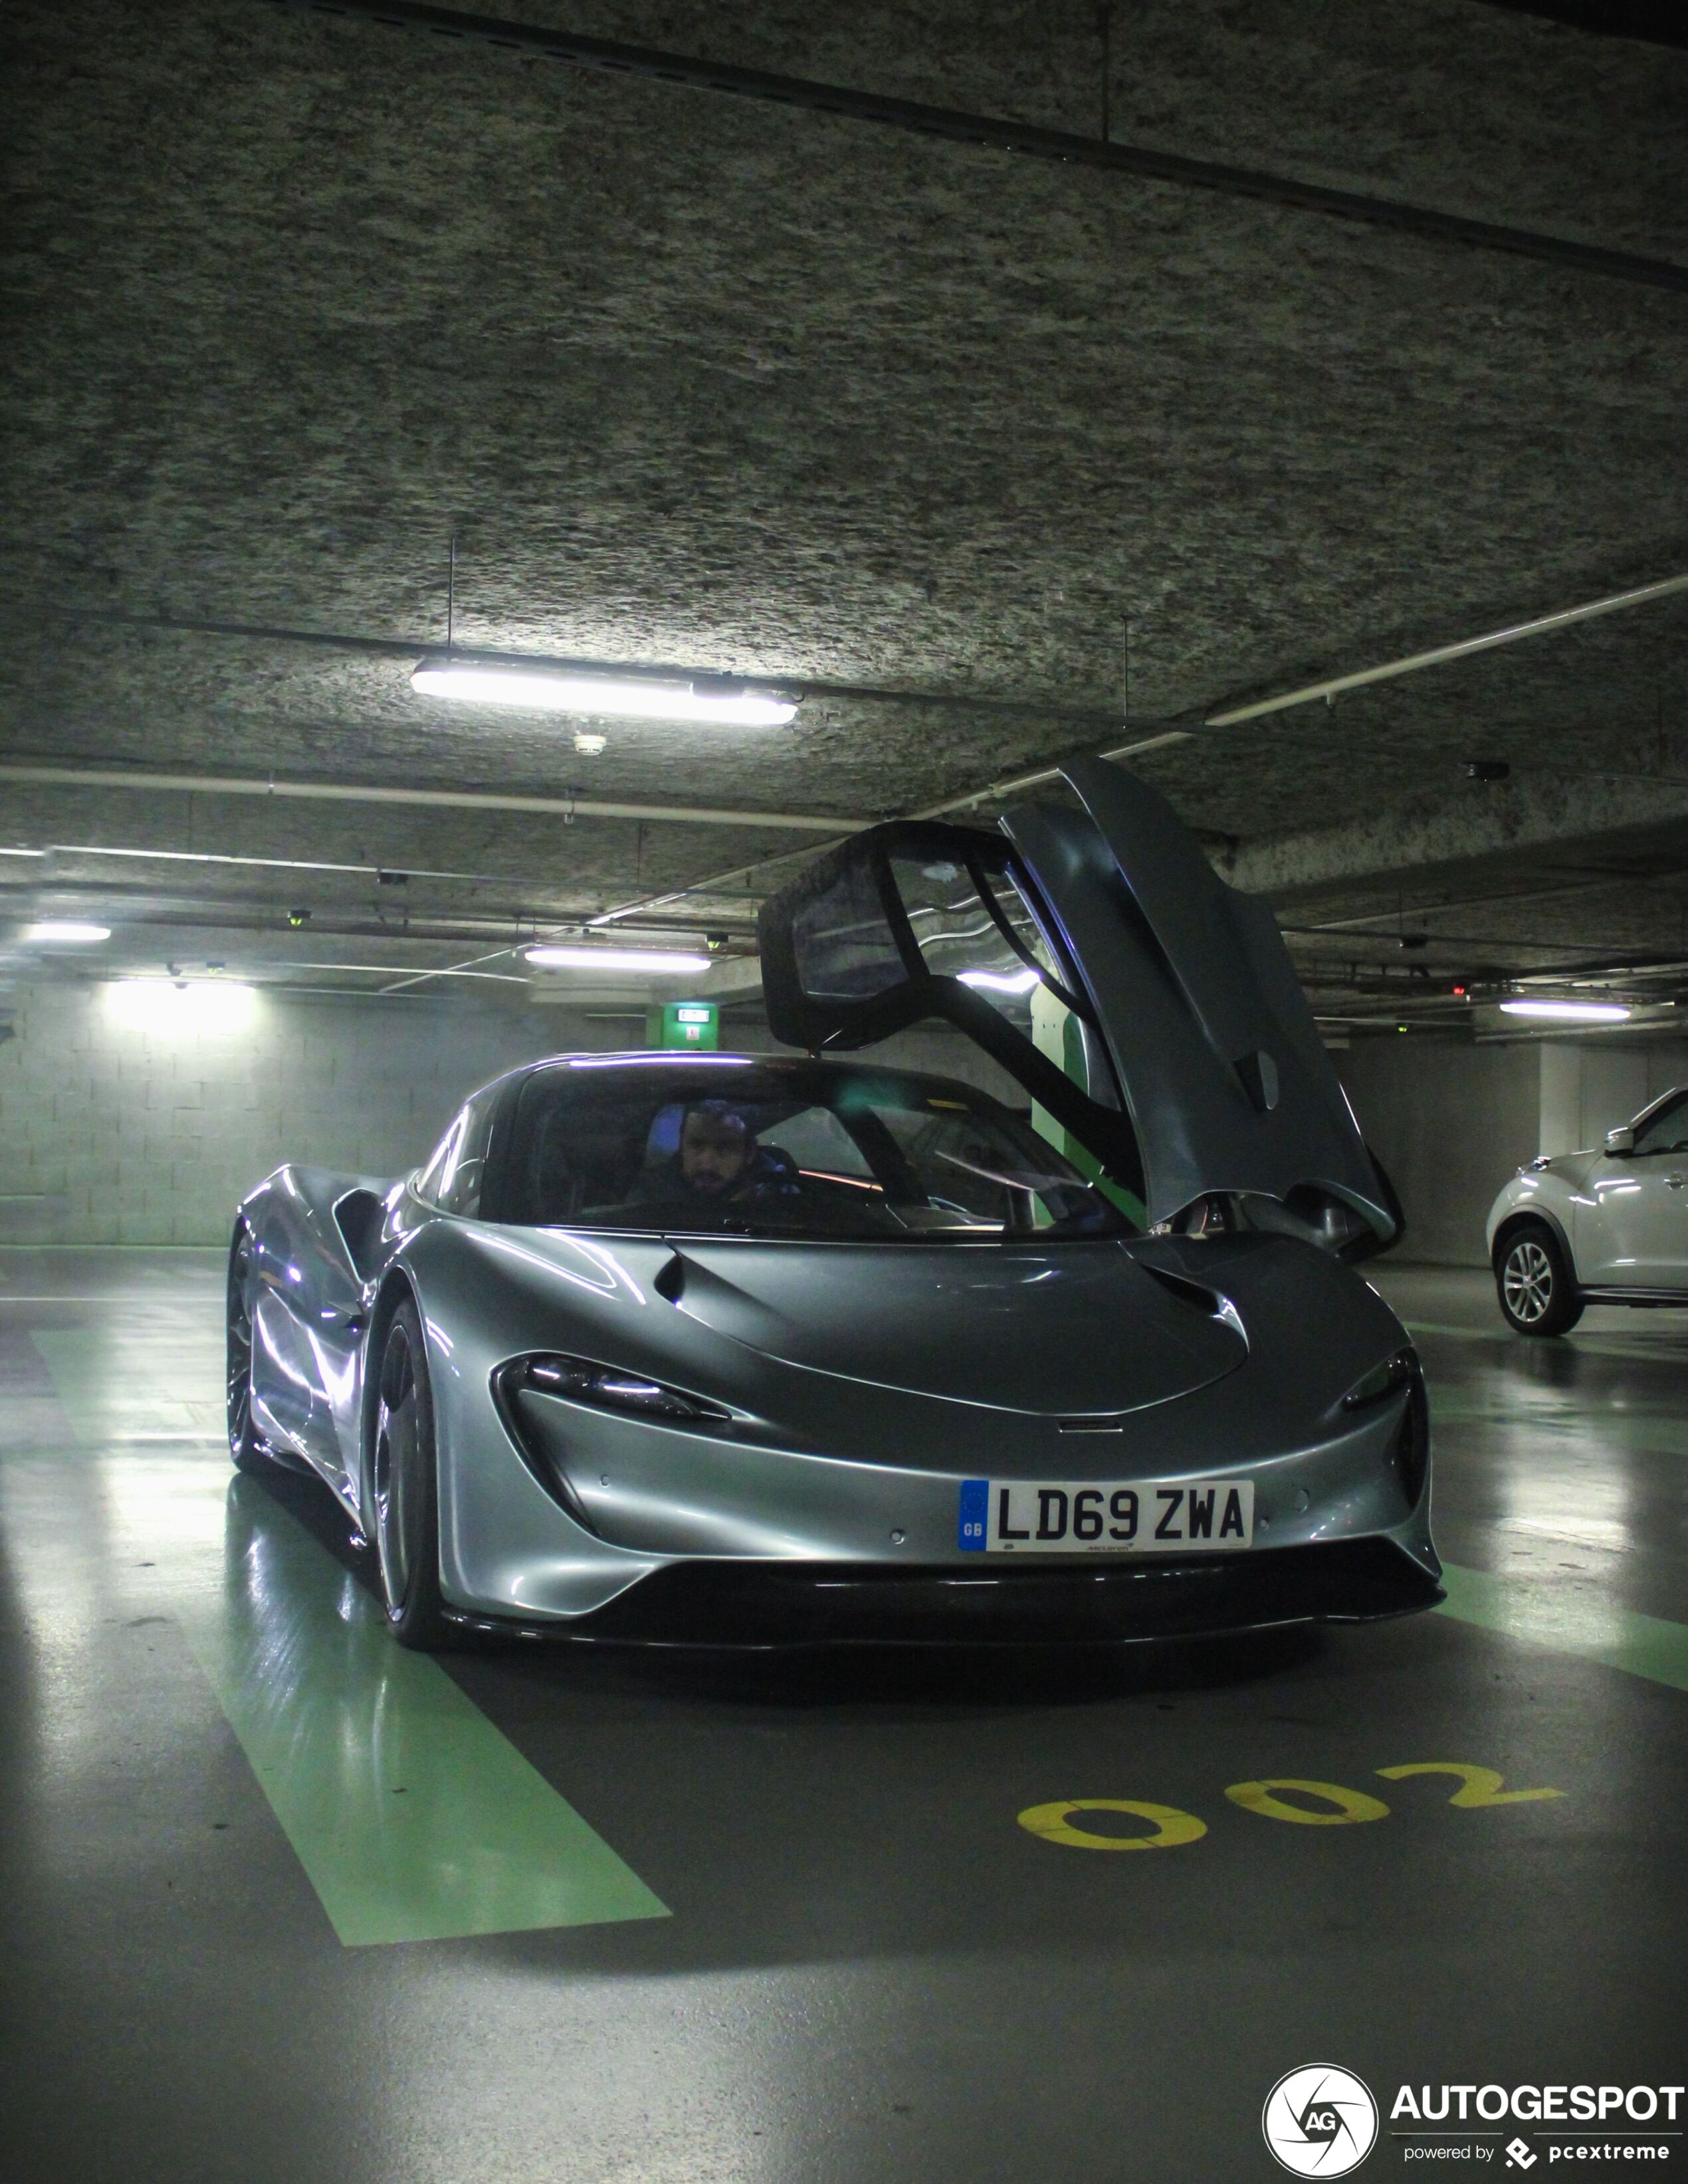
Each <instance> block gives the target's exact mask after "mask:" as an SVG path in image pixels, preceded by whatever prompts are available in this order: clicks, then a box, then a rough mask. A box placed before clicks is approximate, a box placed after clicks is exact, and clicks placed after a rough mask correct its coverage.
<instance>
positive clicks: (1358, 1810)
mask: <svg viewBox="0 0 1688 2184" xmlns="http://www.w3.org/2000/svg"><path fill="white" fill-rule="evenodd" d="M1499 1779H1500V1778H1499V1776H1498V1775H1497V1776H1496V1780H1497V1781H1498V1780H1499ZM1279 1790H1293V1791H1295V1794H1296V1795H1297V1796H1298V1797H1318V1799H1320V1800H1321V1802H1323V1803H1325V1804H1328V1805H1334V1807H1335V1808H1336V1809H1335V1810H1334V1812H1329V1813H1310V1812H1309V1811H1308V1810H1307V1808H1306V1806H1305V1805H1290V1804H1286V1803H1285V1802H1284V1799H1283V1798H1282V1797H1279V1796H1277V1795H1276V1794H1275V1793H1276V1792H1277V1791H1279ZM1225 1795H1226V1796H1227V1797H1228V1798H1229V1799H1230V1801H1231V1802H1232V1803H1233V1804H1234V1805H1240V1806H1241V1807H1242V1808H1243V1810H1244V1811H1245V1813H1259V1814H1262V1815H1263V1817H1264V1818H1266V1819H1271V1820H1299V1821H1300V1823H1301V1825H1302V1826H1303V1827H1304V1828H1345V1827H1351V1826H1353V1825H1355V1824H1356V1823H1357V1822H1359V1821H1362V1820H1386V1819H1388V1818H1389V1807H1388V1806H1387V1805H1385V1804H1384V1802H1383V1801H1382V1799H1381V1798H1379V1797H1368V1796H1367V1795H1366V1792H1365V1791H1363V1790H1345V1789H1344V1788H1343V1786H1342V1785H1341V1784H1340V1782H1303V1781H1301V1780H1297V1778H1296V1777H1295V1776H1294V1775H1276V1776H1274V1777H1273V1780H1270V1781H1267V1782H1233V1783H1232V1785H1231V1786H1230V1787H1229V1789H1228V1790H1227V1791H1226V1792H1225Z"/></svg>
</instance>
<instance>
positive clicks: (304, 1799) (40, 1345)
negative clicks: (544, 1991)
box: [33, 1329, 668, 1946]
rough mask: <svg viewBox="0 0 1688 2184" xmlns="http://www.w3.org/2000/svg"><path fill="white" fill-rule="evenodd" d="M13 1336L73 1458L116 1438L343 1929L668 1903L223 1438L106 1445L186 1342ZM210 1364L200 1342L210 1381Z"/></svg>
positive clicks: (235, 1713)
mask: <svg viewBox="0 0 1688 2184" xmlns="http://www.w3.org/2000/svg"><path fill="white" fill-rule="evenodd" d="M33 1339H34V1341H35V1344H36V1348H37V1349H38V1350H39V1351H40V1352H41V1355H42V1358H43V1359H44V1360H45V1362H46V1363H47V1368H48V1371H49V1373H50V1374H51V1376H52V1379H53V1384H54V1387H55V1389H56V1390H57V1392H58V1397H59V1401H60V1402H61V1404H62V1406H63V1407H64V1411H65V1412H66V1413H67V1414H68V1416H69V1418H70V1421H71V1424H72V1428H73V1430H74V1431H75V1434H76V1435H77V1438H78V1440H80V1441H81V1443H82V1445H83V1447H84V1450H85V1452H86V1457H88V1458H90V1459H92V1460H93V1461H95V1462H100V1461H102V1460H103V1459H104V1458H106V1457H107V1456H108V1455H109V1456H111V1457H114V1471H115V1472H116V1473H117V1474H118V1475H119V1476H120V1478H121V1479H123V1480H124V1481H125V1482H128V1483H127V1484H125V1486H124V1488H123V1489H122V1492H123V1494H124V1496H125V1498H126V1499H127V1500H128V1501H129V1502H130V1503H131V1506H133V1507H138V1508H140V1509H141V1510H142V1512H143V1516H142V1519H141V1521H142V1522H143V1523H144V1525H145V1533H144V1537H145V1541H146V1546H147V1548H148V1552H155V1553H156V1555H157V1557H158V1568H159V1574H160V1577H161V1578H162V1579H164V1580H165V1581H166V1584H167V1587H168V1590H167V1599H168V1604H169V1605H170V1607H171V1608H172V1609H173V1610H174V1611H175V1615H176V1616H177V1617H178V1618H179V1620H180V1624H181V1630H182V1634H183V1635H184V1637H185V1638H186V1639H187V1643H188V1646H189V1647H190V1648H191V1650H192V1653H193V1655H194V1658H196V1660H197V1661H198V1663H199V1665H200V1666H201V1668H202V1669H203V1671H204V1673H205V1675H206V1677H207V1679H208V1680H209V1683H210V1685H211V1687H212V1689H213V1690H214V1691H215V1693H216V1695H217V1698H218V1701H219V1702H220V1705H221V1707H222V1709H223V1711H224V1713H226V1715H227V1717H228V1719H229V1722H230V1724H231V1727H232V1728H233V1730H234V1732H235V1735H236V1736H237V1738H238V1739H239V1740H240V1743H241V1747H242V1750H243V1751H244V1752H245V1753H246V1756H247V1758H248V1761H249V1762H250V1763H251V1766H252V1769H253V1774H254V1775H256V1776H257V1778H258V1780H259V1784H260V1785H261V1786H262V1788H263V1791H264V1793H265V1797H268V1799H269V1801H270V1806H271V1808H273V1810H274V1812H275V1814H276V1819H278V1820H279V1821H280V1822H281V1827H282V1829H283V1830H284V1832H285V1833H286V1835H287V1840H288V1841H289V1842H290V1843H291V1844H292V1847H293V1850H294V1853H295V1854H296V1855H297V1857H298V1861H299V1863H300V1864H301V1865H302V1866H303V1867H304V1870H305V1873H306V1874H307V1875H308V1876H309V1880H310V1882H311V1885H312V1886H313V1887H314V1888H315V1891H316V1892H317V1895H318V1897H320V1900H321V1903H322V1907H323V1909H324V1910H325V1911H326V1913H327V1914H328V1918H329V1920H330V1922H331V1925H333V1928H334V1931H335V1932H336V1933H337V1935H338V1936H339V1937H340V1939H341V1941H342V1942H345V1943H346V1944H348V1946H357V1945H361V1944H364V1943H367V1942H421V1941H445V1940H449V1939H451V1938H454V1937H456V1936H465V1935H471V1934H507V1933H514V1932H521V1931H530V1930H532V1929H534V1928H537V1927H555V1926H583V1925H606V1924H609V1923H610V1922H613V1921H616V1920H621V1919H663V1918H666V1917H667V1916H668V1911H667V1907H666V1905H665V1904H664V1903H662V1901H661V1900H660V1897H657V1896H655V1895H654V1894H653V1893H652V1892H651V1891H650V1890H649V1888H647V1887H646V1886H645V1884H644V1883H643V1881H642V1880H640V1879H639V1877H638V1875H637V1874H636V1873H635V1872H633V1870H632V1868H631V1867H630V1866H628V1865H627V1864H625V1863H624V1862H623V1861H622V1859H621V1858H619V1857H617V1855H616V1853H615V1851H613V1850H612V1849H611V1848H610V1845H609V1844H608V1843H606V1842H605V1841H604V1839H603V1838H602V1836H599V1835H598V1834H597V1833H596V1831H595V1830H593V1828H592V1827H591V1826H589V1825H588V1823H587V1822H586V1821H585V1820H584V1819H582V1817H581V1815H580V1814H578V1813H577V1812H576V1811H575V1809H574V1808H573V1807H572V1806H571V1804H570V1803H569V1802H567V1800H566V1799H565V1798H564V1797H560V1796H559V1795H558V1793H557V1791H554V1789H553V1788H552V1787H551V1786H550V1784H549V1782H547V1781H546V1780H545V1779H544V1777H543V1775H540V1774H539V1773H538V1770H537V1769H534V1768H533V1767H532V1766H531V1765H530V1764H529V1763H528V1762H527V1761H526V1759H524V1758H523V1757H522V1756H521V1753H520V1752H518V1751H517V1750H516V1749H515V1746H514V1745H513V1744H511V1743H510V1741H509V1740H508V1739H507V1738H506V1737H505V1736H503V1735H502V1734H501V1733H500V1732H499V1730H497V1729H496V1728H494V1726H493V1724H492V1723H491V1722H490V1721H488V1720H487V1717H486V1716H485V1715H484V1714H483V1713H482V1712H481V1711H480V1709H479V1708H478V1707H476V1705H475V1704H474V1703H473V1702H472V1701H471V1699H470V1698H468V1697H466V1696H465V1693H464V1692H463V1691H461V1690H460V1687H459V1686H458V1685H456V1684H454V1682H453V1681H452V1680H451V1678H450V1677H449V1676H448V1674H446V1672H445V1671H444V1669H442V1668H441V1667H440V1665H439V1663H437V1662H436V1661H433V1660H430V1659H429V1658H427V1657H426V1655H424V1654H420V1653H409V1652H405V1651H404V1649H403V1648H402V1647H401V1646H398V1645H397V1644H396V1643H395V1642H394V1641H393V1637H392V1635H390V1633H389V1632H388V1630H387V1625H386V1619H385V1618H384V1617H383V1615H382V1612H381V1610H380V1608H379V1607H377V1606H376V1602H374V1601H373V1600H372V1599H371V1598H370V1595H369V1594H368V1593H367V1592H366V1591H365V1590H364V1588H363V1587H362V1586H361V1585H359V1584H358V1583H357V1581H356V1580H355V1579H354V1577H353V1576H352V1575H351V1574H350V1573H349V1572H348V1571H347V1570H344V1569H343V1568H341V1567H340V1565H339V1564H338V1563H337V1562H336V1561H335V1560H334V1558H333V1557H332V1556H331V1555H330V1554H329V1553H328V1552H327V1551H326V1548H324V1547H322V1546H320V1545H319V1544H318V1542H317V1541H315V1540H314V1539H313V1538H312V1537H311V1536H310V1535H309V1532H307V1531H306V1530H305V1529H304V1526H303V1525H302V1524H299V1523H298V1520H297V1519H296V1518H292V1517H291V1516H289V1515H288V1514H287V1512H286V1511H285V1510H284V1509H283V1508H282V1507H281V1506H280V1504H279V1503H277V1502H276V1501H274V1500H273V1499H272V1498H271V1496H269V1495H268V1494H266V1493H265V1491H264V1490H263V1488H262V1487H261V1486H260V1485H259V1484H258V1483H257V1482H256V1481H255V1480H253V1479H242V1478H240V1477H239V1476H238V1475H237V1474H232V1473H231V1472H230V1470H229V1468H228V1463H227V1456H226V1451H223V1450H220V1451H219V1453H218V1454H217V1455H216V1456H214V1457H211V1456H207V1457H199V1456H197V1455H184V1453H183V1451H182V1448H181V1443H178V1445H177V1446H176V1448H175V1450H174V1451H172V1453H171V1454H170V1456H169V1457H166V1455H165V1452H164V1451H163V1450H156V1451H148V1452H146V1453H139V1452H137V1451H136V1450H135V1448H134V1447H133V1446H124V1443H123V1436H124V1434H125V1429H127V1430H129V1431H132V1430H133V1429H134V1424H135V1421H136V1418H145V1419H146V1420H147V1421H148V1425H153V1424H155V1423H156V1422H157V1421H159V1418H160V1417H161V1414H162V1413H163V1412H164V1411H165V1410H166V1409H167V1408H168V1407H169V1406H170V1405H171V1404H172V1403H173V1402H174V1403H176V1404H178V1405H180V1403H181V1393H182V1390H183V1386H184V1385H187V1388H188V1390H190V1395H191V1396H193V1395H194V1394H195V1393H196V1392H197V1390H196V1384H203V1382H204V1381H205V1379H207V1378H208V1372H207V1369H206V1368H207V1365H208V1360H207V1359H206V1358H204V1357H201V1356H199V1355H197V1354H195V1353H194V1351H193V1350H192V1349H191V1348H190V1347H189V1346H187V1345H181V1346H175V1345H170V1344H166V1345H164V1346H162V1348H161V1347H160V1346H159V1345H158V1344H156V1343H152V1344H150V1345H149V1344H148V1343H146V1342H142V1341H138V1340H136V1339H135V1338H134V1336H133V1335H132V1334H131V1335H130V1336H128V1337H127V1338H123V1337H108V1336H106V1335H103V1334H94V1333H92V1332H90V1331H88V1330H85V1329H75V1330H71V1329H53V1330H50V1331H49V1330H40V1331H37V1332H36V1334H35V1335H34V1338H33ZM184 1368H187V1369H184ZM220 1369H221V1368H220V1360H218V1359H215V1358H212V1359H210V1360H209V1385H210V1388H211V1390H216V1386H217V1376H218V1375H219V1374H220ZM181 1407H183V1408H187V1407H190V1406H189V1405H181ZM191 1407H192V1408H193V1409H196V1410H197V1409H198V1408H199V1407H201V1406H200V1403H199V1402H198V1401H197V1400H192V1401H191ZM158 1437H159V1439H161V1440H162V1439H165V1438H170V1439H172V1440H174V1439H175V1436H167V1435H159V1436H158ZM181 1442H186V1443H187V1446H190V1447H191V1446H192V1442H191V1440H190V1439H189V1437H188V1436H187V1435H183V1436H181ZM137 1489H138V1491H137Z"/></svg>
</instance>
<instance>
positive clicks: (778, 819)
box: [0, 761, 872, 835]
mask: <svg viewBox="0 0 1688 2184" xmlns="http://www.w3.org/2000/svg"><path fill="white" fill-rule="evenodd" d="M0 781H19V782H30V783H36V784H37V785H41V786H47V787H57V788H132V789H137V790H140V791H142V792H143V793H147V792H151V793H153V794H158V793H163V794H169V795H177V796H281V797H293V798H302V799H306V800H307V801H309V802H313V803H321V804H398V805H414V806H419V807H421V809H423V810H427V811H532V812H541V813H543V814H545V815H546V816H549V817H553V818H559V819H563V820H570V819H643V820H652V821H661V822H664V823H666V824H671V825H677V826H689V827H769V828H771V829H772V830H774V831H776V832H779V833H793V832H798V833H810V834H834V835H836V834H850V833H855V831H856V829H857V828H858V827H866V826H870V825H871V824H872V822H871V821H870V820H866V819H850V818H839V817H837V816H825V815H823V814H822V813H819V812H815V811H732V810H722V809H717V808H716V806H714V805H705V804H612V803H607V802H605V801H604V799H602V798H599V797H593V796H574V795H569V796H511V795H501V794H493V793H491V792H489V791H487V790H484V789H467V788H376V787H374V786H371V785H369V784H366V783H358V784H354V783H348V782H327V781H277V780H276V778H275V777H274V776H273V775H267V776H265V777H261V778H242V777H238V776H236V775H232V774H220V773H147V772H143V771H142V769H141V768H139V767H136V766H32V765H14V764H12V763H10V762H9V761H8V762H7V763H4V764H0Z"/></svg>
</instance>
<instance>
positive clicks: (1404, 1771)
mask: <svg viewBox="0 0 1688 2184" xmlns="http://www.w3.org/2000/svg"><path fill="white" fill-rule="evenodd" d="M1378 1772H1379V1775H1382V1776H1383V1778H1384V1780H1385V1781H1386V1782H1404V1781H1405V1780H1407V1776H1408V1775H1457V1776H1458V1777H1459V1779H1460V1782H1461V1787H1460V1788H1459V1789H1457V1790H1456V1791H1454V1793H1453V1795H1452V1797H1450V1798H1449V1799H1448V1802H1449V1804H1451V1805H1466V1806H1471V1805H1530V1804H1534V1803H1535V1802H1536V1800H1537V1799H1538V1798H1540V1797H1563V1796H1564V1794H1565V1793H1564V1791H1563V1790H1503V1789H1502V1788H1501V1783H1502V1781H1504V1780H1505V1779H1506V1778H1505V1776H1504V1775H1497V1774H1496V1772H1495V1770H1494V1769H1493V1768H1492V1767H1468V1766H1465V1765H1464V1764H1463V1763H1462V1762H1461V1761H1459V1760H1457V1759H1420V1760H1416V1761H1415V1762H1414V1763H1413V1764H1412V1766H1410V1767H1379V1769H1378Z"/></svg>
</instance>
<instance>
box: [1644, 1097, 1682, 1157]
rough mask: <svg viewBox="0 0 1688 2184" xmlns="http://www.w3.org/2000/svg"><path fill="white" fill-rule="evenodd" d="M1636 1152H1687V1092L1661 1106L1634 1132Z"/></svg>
mask: <svg viewBox="0 0 1688 2184" xmlns="http://www.w3.org/2000/svg"><path fill="white" fill-rule="evenodd" d="M1635 1151H1636V1152H1637V1153H1641V1154H1644V1153H1688V1092H1682V1093H1679V1094H1678V1095H1677V1096H1676V1098H1675V1099H1674V1100H1671V1101H1670V1102H1669V1105H1668V1106H1663V1107H1661V1108H1660V1109H1659V1111H1658V1112H1657V1114H1656V1115H1655V1116H1654V1117H1652V1120H1651V1122H1649V1123H1648V1124H1647V1126H1646V1128H1645V1129H1641V1130H1637V1131H1636V1133H1635Z"/></svg>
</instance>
